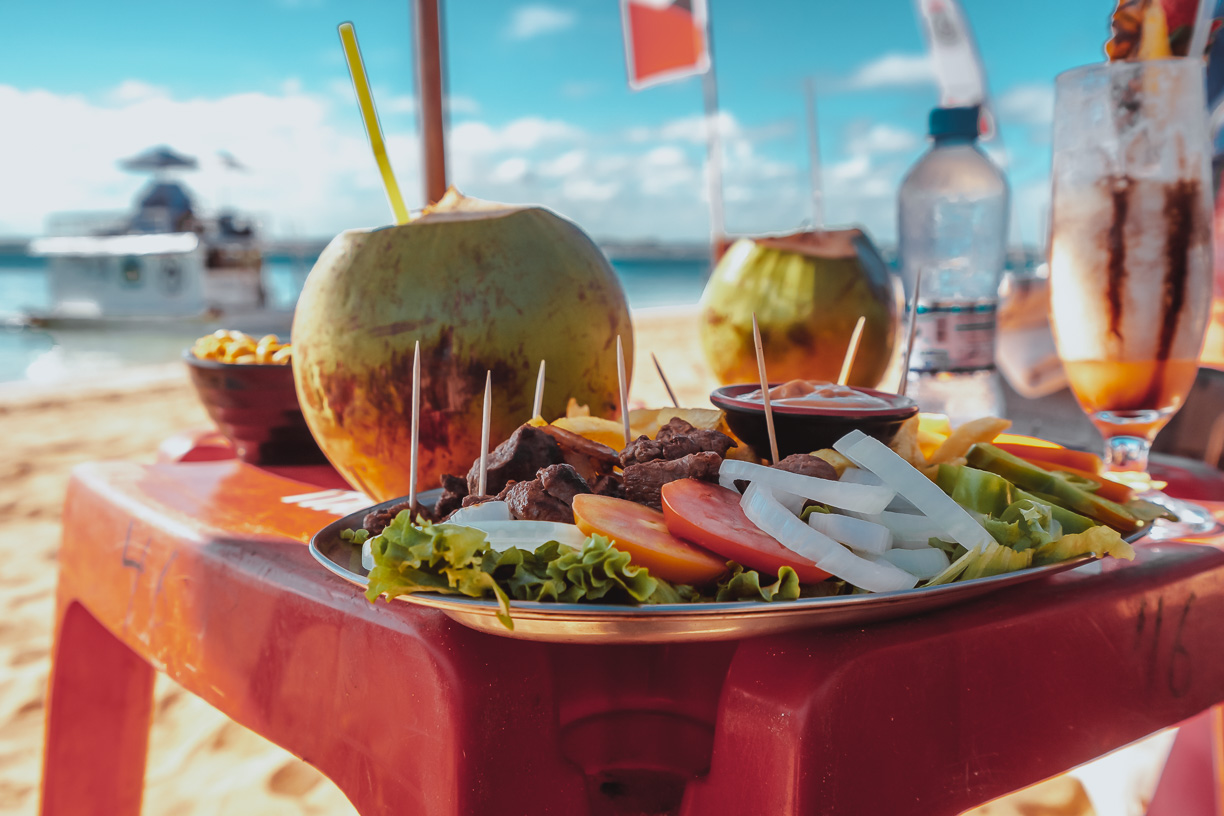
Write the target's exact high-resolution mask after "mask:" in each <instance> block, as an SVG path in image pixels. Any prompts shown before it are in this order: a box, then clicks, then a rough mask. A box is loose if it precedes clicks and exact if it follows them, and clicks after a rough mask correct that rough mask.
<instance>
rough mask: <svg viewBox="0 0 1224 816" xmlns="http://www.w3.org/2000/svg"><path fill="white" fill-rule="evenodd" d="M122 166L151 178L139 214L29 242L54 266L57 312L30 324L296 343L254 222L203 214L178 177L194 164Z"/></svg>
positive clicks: (158, 152) (159, 153)
mask: <svg viewBox="0 0 1224 816" xmlns="http://www.w3.org/2000/svg"><path fill="white" fill-rule="evenodd" d="M120 166H121V167H123V168H124V169H126V170H130V171H134V172H148V171H151V172H152V174H153V178H152V180H151V181H150V182H149V184H148V185H146V186H145V187H144V189H142V190H141V191H140V193H139V194H138V195H137V198H136V204H135V207H134V209H133V211H132V212H130V213H126V214H124V215H123V216H121V217H119V218H111V219H109V220H108V221H106V222H102V221H98V220H96V219H95V222H94V223H93V224H82V223H81V222H82V219H80V218H78V219H76V223H74V224H70V226H69V228H68V229H67V230H64V229H62V228H61V230H60V231H61V232H66V234H56V235H50V236H48V237H44V238H37V239H35V240H34V241H32V242H31V244H30V248H29V251H30V254H31V255H35V256H41V257H44V258H46V259H47V281H48V286H49V290H50V299H51V306H50V307H49V308H48V309H46V310H44V311H39V312H27V313H25V314H24V315H23V316H22V322H23V323H24V324H26V325H29V326H34V327H42V328H55V329H71V328H111V327H114V328H124V327H140V328H152V327H156V326H158V325H165V326H167V327H173V328H175V329H178V328H181V327H182V326H183V325H184V323H188V324H190V323H199V324H201V326H202V327H203V326H205V325H207V326H213V325H224V327H225V328H234V329H240V330H242V331H247V332H249V333H258V334H265V333H281V334H286V333H288V330H289V326H290V324H291V322H292V318H293V312H292V310H286V309H279V310H278V309H269V308H268V306H267V294H266V292H265V289H264V283H263V278H262V267H263V251H262V247H261V240H260V236H259V232H258V228H257V225H256V223H255V222H254V220H253V219H251V218H247V217H244V216H242V215H241V214H239V213H237V212H233V211H223V212H219V213H217V214H215V215H211V216H209V215H205V214H203V213H201V212H200V211H199V210H198V209H197V206H196V203H195V200H194V197H193V195H192V194H191V192H190V190H189V189H188V188H187V187H186V185H185V184H184V183H183V182H182V181H181V180H179V179H178V178H177V177H176V174H177V172H179V171H183V170H191V169H195V168H196V166H197V162H196V160H195V158H193V157H191V156H185V155H183V154H180V153H177V152H176V151H174V150H172V149H170V148H169V147H156V148H151V149H150V150H146V151H144V152H143V153H141V154H139V155H137V156H134V157H132V158H129V159H125V160H123V161H121V162H120ZM63 220H65V219H61V221H63ZM67 220H69V221H71V219H67ZM74 228H75V229H74Z"/></svg>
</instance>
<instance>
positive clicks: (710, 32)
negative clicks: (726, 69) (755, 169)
mask: <svg viewBox="0 0 1224 816" xmlns="http://www.w3.org/2000/svg"><path fill="white" fill-rule="evenodd" d="M705 35H706V53H707V54H709V56H710V68H709V70H708V71H706V72H705V73H704V74H702V77H701V89H702V92H703V93H702V96H703V98H704V101H705V119H706V187H707V194H708V196H709V199H710V244H711V249H712V251H711V255H710V258H711V262H712V263H718V256H719V251H720V249H721V247H722V242H723V238H724V237H725V233H726V229H727V228H726V222H725V216H724V214H723V180H722V132H721V128H720V127H719V120H718V79H717V77H716V76H715V75H714V18H713V14H712V12H711V11H710V8H709V4H708V3H707V4H706V31H705Z"/></svg>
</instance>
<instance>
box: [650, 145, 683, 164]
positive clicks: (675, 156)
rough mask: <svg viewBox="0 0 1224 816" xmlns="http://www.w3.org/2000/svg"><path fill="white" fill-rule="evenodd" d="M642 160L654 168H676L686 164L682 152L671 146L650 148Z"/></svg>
mask: <svg viewBox="0 0 1224 816" xmlns="http://www.w3.org/2000/svg"><path fill="white" fill-rule="evenodd" d="M644 158H645V160H646V163H647V164H649V165H653V166H655V167H678V166H680V165H682V164H685V163H686V157H685V155H684V151H682V150H681V149H680V148H678V147H674V146H672V145H662V146H660V147H656V148H652V149H651V150H650V151H649V152H647V153H646V155H645V157H644Z"/></svg>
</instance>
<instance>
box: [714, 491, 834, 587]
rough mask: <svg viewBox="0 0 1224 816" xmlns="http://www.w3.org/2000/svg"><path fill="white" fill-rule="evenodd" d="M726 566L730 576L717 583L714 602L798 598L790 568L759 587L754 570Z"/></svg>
mask: <svg viewBox="0 0 1224 816" xmlns="http://www.w3.org/2000/svg"><path fill="white" fill-rule="evenodd" d="M826 512H827V511H826ZM728 566H730V567H731V575H730V576H728V577H727V578H726V579H724V580H722V581H720V582H719V584H718V589H717V590H715V592H714V600H715V601H793V600H795V599H796V598H798V597H799V591H800V587H799V576H798V575H796V574H795V571H794V570H793V569H791V568H790V567H782V569H780V570H778V579H777V580H776V581H774V582H773V583H772V584H768V585H766V586H761V574H760V573H759V572H757V571H756V570H747V571H745V570H744V568H743V567H742V566H741V565H739V564H737V563H735V562H734V561H730V562H728Z"/></svg>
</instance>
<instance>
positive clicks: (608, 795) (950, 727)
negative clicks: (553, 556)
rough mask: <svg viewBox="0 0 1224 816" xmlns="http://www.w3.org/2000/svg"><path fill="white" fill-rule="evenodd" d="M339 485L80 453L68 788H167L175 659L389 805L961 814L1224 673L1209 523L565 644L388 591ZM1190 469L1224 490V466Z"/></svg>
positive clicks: (1222, 565)
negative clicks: (987, 571)
mask: <svg viewBox="0 0 1224 816" xmlns="http://www.w3.org/2000/svg"><path fill="white" fill-rule="evenodd" d="M204 458H207V457H204ZM1177 475H1179V476H1182V477H1185V476H1186V474H1185V473H1184V472H1179V473H1178V474H1177ZM318 485H325V486H338V484H337V479H336V477H335V475H334V474H332V473H330V471H328V470H327V469H325V468H302V469H296V470H295V469H282V470H280V471H279V472H275V473H274V472H270V471H269V470H265V469H260V468H256V467H252V466H250V465H245V464H242V463H239V462H237V461H234V460H224V459H219V460H216V461H195V462H179V463H163V464H156V465H138V464H132V463H102V464H89V465H84V466H81V467H79V468H78V469H77V470H76V471H75V472H74V475H73V479H72V483H71V486H70V489H69V492H68V497H67V501H66V504H65V510H64V531H65V532H64V538H63V545H62V548H61V550H60V555H59V568H60V582H59V588H58V597H57V613H56V614H57V620H56V630H55V631H56V640H55V649H54V653H53V669H52V677H51V687H50V699H49V702H48V726H47V743H46V755H45V764H44V777H43V801H42V812H43V813H45V814H73V816H76V815H77V814H87V813H95V814H106V815H107V816H122V815H123V814H133V813H137V812H138V811H139V809H140V798H141V789H142V783H143V775H144V767H145V753H146V748H147V739H148V728H149V721H150V709H151V699H152V690H153V678H154V671H163V672H165V673H167V674H168V675H170V676H171V677H173V678H174V679H175V680H176V681H177V682H178V683H180V684H181V685H183V686H184V687H185V688H187V689H188V690H190V691H192V692H194V693H195V694H198V695H199V696H200V697H202V698H204V699H205V700H207V701H208V702H209V703H211V704H212V705H214V706H216V707H217V708H218V709H220V710H221V711H223V712H224V713H226V714H227V715H229V716H230V717H232V718H233V719H234V720H236V721H238V722H239V723H241V724H243V725H245V726H246V727H248V728H251V729H253V730H254V731H256V732H258V733H260V734H262V735H264V736H265V737H267V738H268V739H270V740H271V741H273V742H275V743H278V744H279V745H282V746H284V747H285V748H286V749H288V750H289V751H291V752H293V753H294V754H296V755H298V756H300V757H302V758H303V759H305V760H306V761H308V762H310V763H311V764H312V765H314V766H315V767H317V768H319V769H320V770H321V771H322V772H323V773H324V774H326V775H327V776H328V777H330V778H331V779H332V780H333V781H334V782H335V783H336V784H337V785H338V786H339V787H340V789H341V790H343V791H344V793H345V794H346V795H347V796H348V797H349V799H350V800H351V801H352V802H353V804H354V805H355V806H356V808H357V809H358V810H359V811H360V812H362V813H363V814H383V813H386V814H391V813H397V814H405V813H412V814H494V815H496V814H522V813H540V814H545V813H553V814H582V813H592V814H604V813H608V814H610V813H656V812H666V811H668V810H671V811H673V812H678V813H681V814H690V815H691V814H712V813H718V814H759V813H775V814H808V813H817V812H819V813H833V814H859V815H862V816H871V815H872V814H898V813H905V814H928V813H929V814H941V815H943V814H954V813H958V812H960V811H961V810H963V809H964V808H967V807H971V806H973V805H975V804H979V803H981V802H984V801H987V800H990V799H992V798H995V797H997V796H1000V795H1002V794H1005V793H1007V792H1009V791H1012V790H1015V789H1018V788H1021V787H1024V786H1026V785H1029V784H1031V783H1034V782H1037V781H1039V780H1041V779H1044V778H1047V777H1050V776H1052V775H1055V774H1057V773H1060V772H1062V771H1064V770H1065V769H1068V768H1071V767H1073V766H1075V765H1078V764H1080V763H1083V762H1085V761H1087V760H1089V759H1092V758H1094V757H1097V756H1099V755H1102V754H1104V753H1106V752H1108V751H1110V750H1112V749H1115V748H1117V747H1119V746H1122V745H1125V744H1127V743H1129V742H1132V741H1134V740H1136V739H1138V738H1140V737H1143V736H1145V735H1147V734H1150V733H1153V732H1155V731H1157V730H1159V729H1162V728H1164V727H1166V726H1169V725H1173V724H1175V723H1179V722H1181V721H1183V720H1186V719H1187V718H1189V717H1192V716H1194V715H1196V714H1198V713H1199V712H1202V711H1204V710H1205V709H1207V708H1208V707H1210V706H1212V705H1214V704H1217V703H1220V702H1221V701H1224V649H1221V648H1220V641H1221V636H1222V635H1224V552H1221V551H1220V550H1218V549H1217V548H1216V547H1215V546H1204V544H1203V543H1197V544H1196V543H1169V544H1162V545H1153V546H1144V547H1141V548H1140V551H1139V555H1138V558H1137V559H1136V561H1135V562H1133V563H1122V562H1110V561H1106V562H1104V563H1103V569H1102V570H1101V571H1100V572H1099V573H1098V574H1093V573H1092V572H1090V571H1073V572H1067V573H1062V574H1059V575H1056V576H1053V577H1050V578H1048V579H1045V580H1041V581H1037V582H1032V583H1029V584H1026V585H1022V586H1017V587H1013V588H1011V589H1007V590H1004V591H1001V592H999V593H997V594H995V595H993V596H990V597H987V598H984V599H981V600H975V601H970V602H967V603H964V604H961V605H959V606H954V607H950V608H947V609H945V610H942V611H938V612H932V613H928V614H924V615H920V616H916V617H913V618H909V619H905V620H897V621H893V622H888V623H877V624H873V625H871V626H870V627H869V628H848V629H839V630H822V629H812V630H805V631H801V632H794V633H790V634H786V635H778V636H770V637H762V638H754V639H747V640H740V641H730V642H717V643H694V644H677V645H652V646H600V645H572V644H570V645H562V644H546V643H534V642H525V641H517V640H511V639H508V638H503V637H496V636H490V635H484V634H480V633H477V632H475V631H472V630H469V629H467V628H465V627H463V626H461V625H459V624H456V623H454V622H452V621H451V620H450V619H449V618H447V617H445V616H444V615H443V614H442V613H440V612H438V611H435V610H431V609H427V608H423V607H420V606H416V605H412V604H409V603H405V602H402V601H396V602H392V603H390V604H386V603H379V604H377V605H371V604H369V603H367V602H366V600H365V598H364V597H363V596H362V594H361V592H360V590H359V589H358V588H357V587H355V586H351V585H349V584H346V583H345V582H343V581H341V580H340V579H338V578H336V577H335V576H333V575H331V574H329V573H328V572H326V571H324V570H323V569H322V567H320V566H319V565H318V564H317V563H316V562H315V561H314V560H313V559H312V558H311V556H310V555H309V553H308V551H307V548H306V545H305V542H306V541H307V539H308V538H309V536H310V535H311V534H312V533H314V532H315V531H316V530H317V529H319V528H321V527H322V526H324V525H325V524H327V523H328V522H330V521H331V520H333V519H334V517H335V516H334V515H332V514H329V513H326V512H322V511H318V510H309V509H305V508H303V507H300V506H297V505H294V504H286V503H284V502H282V501H281V499H282V498H283V497H285V496H293V495H300V494H303V493H309V492H311V491H315V490H318ZM1180 487H1181V492H1182V493H1190V494H1192V495H1195V497H1197V498H1209V497H1211V496H1213V495H1214V496H1215V497H1216V498H1217V499H1224V480H1221V478H1220V474H1218V473H1217V472H1215V471H1208V470H1203V471H1201V472H1199V473H1197V474H1193V475H1192V477H1191V478H1189V479H1184V480H1183V482H1182V483H1181V484H1180ZM1213 509H1214V510H1215V511H1216V513H1217V515H1219V516H1220V517H1221V518H1224V504H1216V505H1213ZM1222 542H1224V538H1222V539H1219V540H1217V541H1216V542H1215V543H1222ZM1207 543H1210V542H1207Z"/></svg>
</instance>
